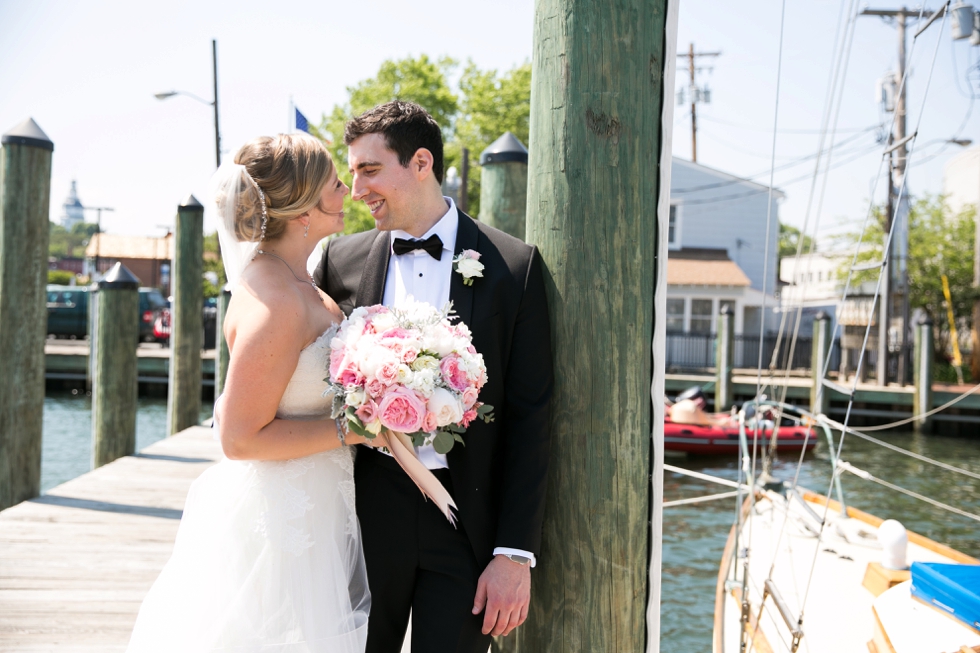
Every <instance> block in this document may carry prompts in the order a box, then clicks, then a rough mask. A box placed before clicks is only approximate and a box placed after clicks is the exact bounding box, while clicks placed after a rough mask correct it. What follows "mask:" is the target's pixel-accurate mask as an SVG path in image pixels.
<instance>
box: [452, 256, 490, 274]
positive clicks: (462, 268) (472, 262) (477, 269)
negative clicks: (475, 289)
mask: <svg viewBox="0 0 980 653" xmlns="http://www.w3.org/2000/svg"><path fill="white" fill-rule="evenodd" d="M456 269H457V270H458V271H459V273H460V274H462V275H463V278H464V279H470V278H472V277H482V276H483V263H480V262H479V261H477V260H476V259H472V258H464V259H460V261H459V263H457V264H456Z"/></svg>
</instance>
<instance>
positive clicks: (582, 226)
mask: <svg viewBox="0 0 980 653" xmlns="http://www.w3.org/2000/svg"><path fill="white" fill-rule="evenodd" d="M666 10H667V3H666V0H623V1H621V2H615V3H610V2H591V1H587V0H538V2H537V5H536V12H535V28H534V56H533V58H532V62H533V63H532V65H533V76H532V81H531V85H532V89H531V120H530V133H531V144H530V160H529V165H528V202H527V207H528V210H527V241H528V242H529V243H533V244H536V245H537V246H538V247H539V248H540V252H541V257H542V260H543V262H544V265H545V268H546V269H545V286H546V289H547V293H548V302H549V310H550V313H551V326H552V341H553V352H554V366H555V393H554V399H553V401H552V410H551V414H552V418H551V447H552V449H551V451H552V458H551V470H550V472H549V475H548V499H547V504H546V508H545V524H544V533H543V542H542V549H541V555H540V557H539V564H538V567H537V569H535V571H534V580H533V582H532V585H531V592H532V596H531V606H530V613H529V617H528V620H527V622H526V623H525V624H524V626H522V627H521V628H519V629H517V631H515V633H514V634H511V635H510V637H514V636H515V634H516V637H517V649H518V650H519V651H521V652H522V653H543V652H551V651H563V652H565V651H567V652H569V653H571V652H576V653H578V652H580V651H589V652H590V653H603V652H609V653H612V652H615V653H620V652H622V651H630V652H638V651H642V650H643V649H644V646H645V641H646V638H647V636H648V633H647V629H646V623H647V621H646V618H647V605H646V603H647V600H648V598H647V597H648V590H649V591H651V592H652V593H653V594H652V598H651V599H650V600H652V601H653V602H654V603H656V602H657V601H658V600H659V588H652V587H651V586H650V585H649V584H648V572H649V567H650V564H651V548H652V547H659V541H657V539H656V538H658V534H656V533H654V534H651V530H652V529H651V526H650V524H651V520H653V521H654V522H655V523H659V522H658V521H657V518H656V516H655V514H654V513H653V512H652V507H651V499H650V497H651V480H650V479H651V474H655V471H654V469H655V467H654V466H655V461H654V460H653V457H652V453H651V452H652V450H653V442H652V437H651V433H652V432H653V424H652V419H651V414H652V411H651V384H652V379H653V369H652V363H651V343H652V341H653V332H654V330H653V324H654V287H655V283H656V278H655V269H656V266H657V261H658V257H659V256H660V252H661V251H662V252H663V253H664V254H665V253H666V248H665V246H664V247H661V245H662V243H660V242H659V241H658V222H659V220H660V219H661V218H660V217H659V216H658V215H657V210H658V208H657V207H658V197H659V186H660V175H659V170H660V169H661V165H664V166H669V159H668V160H663V161H661V160H660V156H661V154H660V153H661V138H669V135H665V134H663V133H662V131H661V126H660V111H661V107H662V106H663V102H664V90H665V89H664V86H663V70H664V66H665V63H664V62H665V57H671V58H672V57H673V56H674V52H672V51H669V52H668V51H666V50H665V19H666ZM670 92H672V89H670ZM668 101H669V100H668ZM661 364H662V363H661ZM655 400H656V401H662V398H659V397H658V398H655ZM654 589H656V591H654ZM654 630H655V629H654ZM649 636H650V637H651V638H652V639H654V640H657V639H658V638H659V633H658V632H651V633H649Z"/></svg>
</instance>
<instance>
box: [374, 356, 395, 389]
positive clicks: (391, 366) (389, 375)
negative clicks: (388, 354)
mask: <svg viewBox="0 0 980 653" xmlns="http://www.w3.org/2000/svg"><path fill="white" fill-rule="evenodd" d="M397 380H398V361H388V362H387V363H385V364H384V365H382V366H381V367H379V368H378V381H381V383H382V384H383V385H391V384H392V383H394V382H395V381H397Z"/></svg>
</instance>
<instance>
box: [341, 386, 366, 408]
mask: <svg viewBox="0 0 980 653" xmlns="http://www.w3.org/2000/svg"><path fill="white" fill-rule="evenodd" d="M366 398H367V397H365V395H364V390H362V389H361V388H355V389H353V390H350V391H348V392H347V394H346V395H345V396H344V403H345V404H347V405H348V406H353V407H354V408H360V407H361V405H362V404H363V403H364V400H365V399H366Z"/></svg>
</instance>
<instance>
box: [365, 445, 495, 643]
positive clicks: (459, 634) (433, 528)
mask: <svg viewBox="0 0 980 653" xmlns="http://www.w3.org/2000/svg"><path fill="white" fill-rule="evenodd" d="M433 473H434V474H435V476H436V478H438V479H439V481H440V482H441V483H442V484H443V485H444V486H445V487H446V489H447V490H448V491H449V493H450V494H453V487H452V481H451V480H450V476H449V470H447V469H439V470H433ZM354 478H355V481H356V483H357V516H358V519H359V520H360V522H361V535H362V538H363V541H364V558H365V562H366V563H367V575H368V584H369V585H370V588H371V614H370V618H369V620H368V639H367V652H366V653H398V652H399V651H400V650H401V647H402V642H403V641H404V639H405V631H406V629H407V628H408V617H409V612H411V614H412V653H453V652H455V653H486V651H487V649H488V648H489V646H490V636H489V635H484V634H483V633H482V632H481V629H482V627H483V614H482V613H481V614H479V615H474V614H473V613H472V608H473V600H474V598H475V596H476V584H477V580H478V579H479V578H480V574H482V573H483V569H482V568H481V567H480V566H479V565H478V564H477V561H476V556H475V555H474V554H473V549H472V547H471V546H470V543H469V540H468V539H467V536H466V533H465V532H464V530H463V525H462V524H461V523H459V522H458V521H457V523H456V528H453V526H452V524H450V523H449V521H448V520H447V519H446V518H445V516H443V514H442V513H441V512H439V509H438V508H437V507H436V506H435V504H434V503H433V502H431V501H427V500H426V499H425V497H423V496H422V493H421V492H420V491H419V489H418V488H417V487H416V486H415V484H414V483H413V482H412V480H411V479H410V478H409V477H408V475H407V474H405V472H404V471H403V470H402V469H401V467H399V466H398V463H397V462H395V460H394V459H393V458H390V457H389V456H386V455H384V454H382V453H379V452H376V451H374V450H372V449H369V448H367V447H359V448H358V452H357V459H356V462H355V469H354Z"/></svg>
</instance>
